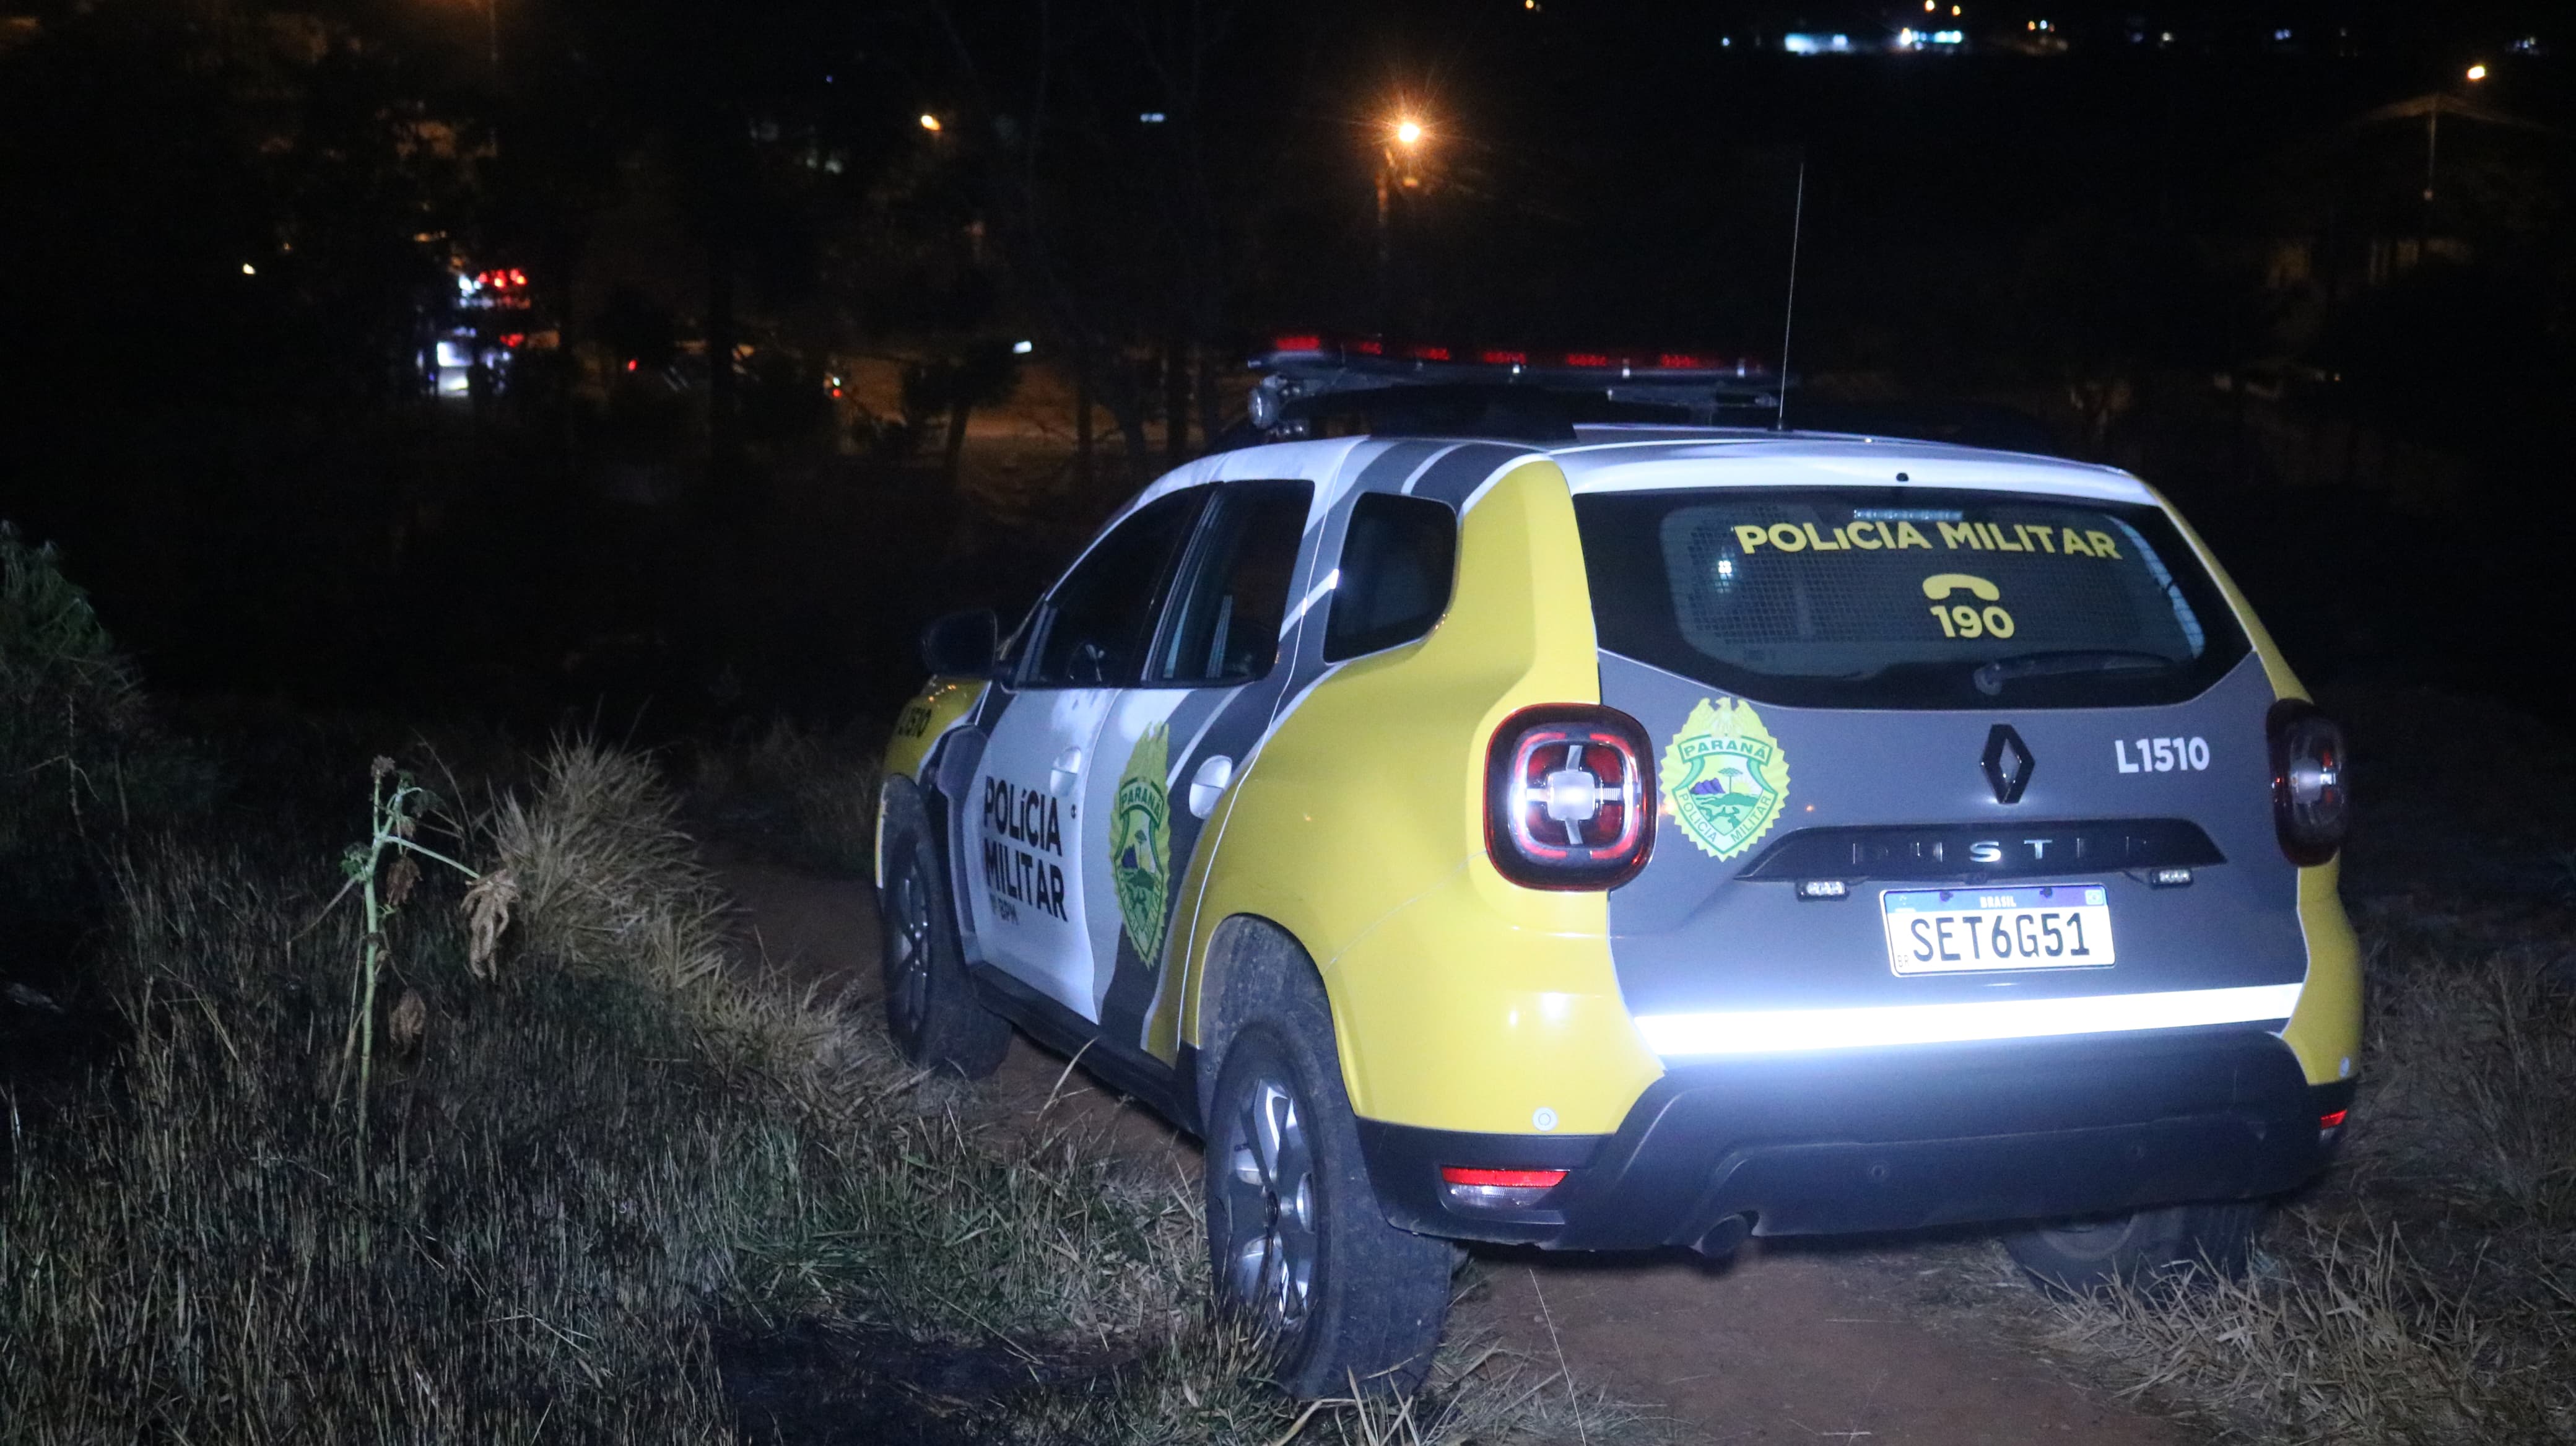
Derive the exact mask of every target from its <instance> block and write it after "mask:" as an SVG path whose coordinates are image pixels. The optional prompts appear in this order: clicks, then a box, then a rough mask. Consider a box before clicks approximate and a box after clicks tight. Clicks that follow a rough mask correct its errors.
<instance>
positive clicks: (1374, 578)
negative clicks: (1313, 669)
mask: <svg viewBox="0 0 2576 1446" xmlns="http://www.w3.org/2000/svg"><path fill="white" fill-rule="evenodd" d="M1457 557H1458V514H1456V513H1454V512H1452V511H1450V510H1449V508H1448V506H1447V505H1446V504H1444V503H1439V502H1433V501H1430V500H1429V499H1427V498H1421V497H1403V496H1398V495H1397V494H1395V493H1392V492H1371V493H1369V494H1367V495H1366V496H1363V497H1361V498H1360V499H1359V500H1357V501H1356V502H1353V503H1352V504H1351V523H1350V528H1349V530H1348V532H1347V533H1346V534H1345V536H1344V538H1343V541H1342V561H1341V570H1340V572H1339V574H1338V577H1339V581H1337V582H1336V583H1335V584H1334V588H1333V611H1332V614H1331V616H1330V618H1329V620H1328V621H1327V622H1326V623H1325V625H1324V661H1325V662H1328V663H1338V662H1341V661H1342V660H1343V659H1345V658H1356V657H1358V656H1359V655H1361V654H1362V653H1374V652H1378V651H1380V650H1382V649H1385V648H1392V647H1395V646H1396V645H1397V644H1399V643H1409V642H1412V641H1413V640H1414V639H1416V638H1418V637H1421V636H1422V635H1423V634H1425V633H1427V632H1429V631H1431V625H1432V624H1434V623H1437V622H1438V621H1440V615H1441V614H1442V613H1444V612H1447V611H1448V610H1449V585H1450V579H1451V575H1452V574H1453V573H1454V572H1455V571H1456V568H1457Z"/></svg>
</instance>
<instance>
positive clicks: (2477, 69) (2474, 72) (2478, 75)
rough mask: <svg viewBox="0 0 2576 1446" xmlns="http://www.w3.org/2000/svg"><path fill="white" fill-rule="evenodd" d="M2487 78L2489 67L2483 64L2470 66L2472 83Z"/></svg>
mask: <svg viewBox="0 0 2576 1446" xmlns="http://www.w3.org/2000/svg"><path fill="white" fill-rule="evenodd" d="M2486 78H2487V68H2486V67H2485V66H2483V65H2472V66H2470V67H2469V79H2470V81H2471V82H2472V83H2474V82H2477V81H2481V80H2484V79H2486Z"/></svg>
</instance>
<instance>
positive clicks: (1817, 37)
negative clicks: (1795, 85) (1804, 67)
mask: <svg viewBox="0 0 2576 1446" xmlns="http://www.w3.org/2000/svg"><path fill="white" fill-rule="evenodd" d="M1780 48H1781V49H1783V50H1785V51H1787V52H1789V53H1790V54H1791V55H1849V54H1851V48H1852V44H1851V37H1850V36H1848V35H1827V34H1824V33H1822V32H1809V31H1803V30H1793V31H1790V32H1789V33H1788V34H1786V35H1783V36H1781V37H1780Z"/></svg>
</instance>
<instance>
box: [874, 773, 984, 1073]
mask: <svg viewBox="0 0 2576 1446" xmlns="http://www.w3.org/2000/svg"><path fill="white" fill-rule="evenodd" d="M905 811H908V812H909V813H911V814H912V817H911V818H909V819H905V818H902V817H901V812H898V813H897V814H896V815H895V816H893V817H890V818H889V819H888V820H887V824H888V828H887V838H886V881H885V888H884V889H883V890H881V891H879V893H878V895H877V919H878V928H879V930H880V936H881V940H882V947H881V949H880V950H879V957H880V959H881V961H882V963H883V964H884V967H885V1004H886V1033H887V1034H889V1035H891V1036H893V1038H894V1044H895V1048H896V1049H897V1050H898V1051H899V1052H901V1053H902V1055H903V1057H904V1058H905V1059H907V1060H909V1061H911V1062H912V1063H913V1064H915V1065H917V1066H919V1067H921V1068H923V1069H950V1070H955V1071H956V1072H957V1073H959V1074H961V1075H964V1076H965V1077H966V1078H968V1079H982V1078H984V1077H985V1076H986V1075H989V1074H991V1073H992V1072H993V1071H995V1070H997V1069H999V1068H1001V1067H1002V1056H1003V1054H1004V1053H1006V1052H1007V1051H1008V1050H1009V1049H1010V1047H1011V1024H1010V1021H1009V1020H1006V1019H1004V1018H1002V1016H1000V1015H998V1014H995V1013H994V1012H993V1011H991V1010H989V1009H987V1008H985V1007H984V1005H983V1002H982V1001H980V1000H978V999H977V998H976V997H975V990H974V986H973V985H972V984H970V983H969V982H968V981H967V978H966V961H965V952H964V951H963V950H962V949H960V948H959V947H958V943H957V912H956V910H955V909H954V908H953V907H952V906H951V905H950V903H949V899H948V885H947V881H946V880H945V879H944V878H943V877H942V875H941V872H940V868H939V851H938V849H937V848H936V847H934V846H933V845H932V843H931V841H930V831H929V829H928V828H926V827H924V826H923V823H922V820H921V817H920V809H919V808H918V807H917V806H916V807H914V808H912V809H910V810H905Z"/></svg>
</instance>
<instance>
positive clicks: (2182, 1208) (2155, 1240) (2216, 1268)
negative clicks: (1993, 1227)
mask: <svg viewBox="0 0 2576 1446" xmlns="http://www.w3.org/2000/svg"><path fill="white" fill-rule="evenodd" d="M2265 1208H2266V1207H2265V1205H2264V1203H2263V1202H2262V1201H2260V1200H2232V1201H2224V1202H2220V1203H2216V1204H2208V1205H2164V1206H2158V1207H2156V1208H2154V1209H2149V1210H2132V1211H2130V1212H2128V1213H2127V1214H2124V1215H2100V1216H2090V1217H2086V1218H2083V1219H2078V1220H2060V1221H2052V1222H2050V1223H2048V1224H2045V1225H2034V1226H2031V1227H2029V1228H2027V1229H2023V1230H2016V1231H2012V1232H2009V1233H2007V1234H2006V1235H2005V1236H2004V1249H2005V1250H2007V1251H2009V1252H2010V1253H2011V1255H2012V1258H2013V1260H2014V1261H2015V1262H2016V1263H2017V1264H2019V1265H2020V1266H2021V1268H2022V1269H2024V1270H2026V1271H2029V1272H2030V1273H2031V1275H2032V1276H2033V1277H2034V1278H2035V1279H2037V1280H2038V1281H2039V1283H2040V1284H2041V1285H2043V1286H2046V1287H2049V1288H2051V1289H2054V1290H2058V1291H2062V1292H2065V1293H2068V1294H2073V1295H2089V1294H2091V1293H2093V1292H2095V1291H2098V1290H2101V1289H2103V1288H2105V1287H2107V1286H2109V1285H2111V1284H2113V1283H2114V1282H2120V1281H2127V1282H2132V1283H2138V1284H2154V1283H2159V1282H2166V1283H2169V1282H2173V1281H2176V1280H2180V1279H2184V1278H2187V1277H2188V1276H2189V1275H2190V1273H2191V1272H2194V1271H2198V1272H2201V1273H2204V1274H2215V1275H2217V1276H2219V1277H2220V1278H2222V1279H2226V1280H2237V1279H2240V1278H2242V1277H2243V1276H2244V1274H2245V1270H2246V1267H2247V1265H2248V1264H2249V1263H2250V1262H2251V1260H2252V1258H2253V1253H2254V1237H2255V1234H2256V1232H2258V1231H2259V1230H2260V1229H2261V1228H2262V1224H2263V1212H2264V1210H2265Z"/></svg>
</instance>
